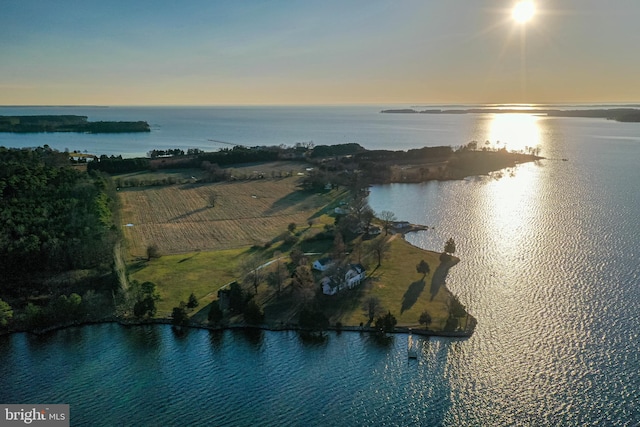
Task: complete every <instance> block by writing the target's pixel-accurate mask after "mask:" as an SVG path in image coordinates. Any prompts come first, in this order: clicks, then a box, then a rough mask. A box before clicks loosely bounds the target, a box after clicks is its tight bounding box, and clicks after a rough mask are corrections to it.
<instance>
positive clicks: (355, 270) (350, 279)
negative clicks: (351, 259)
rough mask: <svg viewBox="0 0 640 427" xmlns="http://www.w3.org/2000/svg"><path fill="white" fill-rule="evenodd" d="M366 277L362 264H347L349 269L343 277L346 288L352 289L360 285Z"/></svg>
mask: <svg viewBox="0 0 640 427" xmlns="http://www.w3.org/2000/svg"><path fill="white" fill-rule="evenodd" d="M366 276H367V272H366V271H365V269H364V267H363V266H362V264H349V269H348V270H347V272H346V273H345V275H344V281H345V282H346V285H347V288H349V289H353V288H355V287H356V286H358V285H359V284H360V283H362V281H363V280H364V278H365V277H366Z"/></svg>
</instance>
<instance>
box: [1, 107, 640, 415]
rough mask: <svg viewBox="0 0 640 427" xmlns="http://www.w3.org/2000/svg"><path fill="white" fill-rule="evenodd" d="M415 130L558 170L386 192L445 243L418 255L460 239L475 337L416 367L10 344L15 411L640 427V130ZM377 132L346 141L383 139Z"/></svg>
mask: <svg viewBox="0 0 640 427" xmlns="http://www.w3.org/2000/svg"><path fill="white" fill-rule="evenodd" d="M354 111H355V112H354V114H356V115H357V114H364V112H363V111H361V110H358V109H355V110H354ZM358 111H360V112H358ZM269 114H275V113H273V112H271V113H269ZM301 114H302V113H301ZM378 116H380V115H377V116H376V119H371V120H374V121H375V120H377V117H378ZM406 117H408V116H406ZM411 117H413V118H411V119H405V118H398V119H396V118H395V116H394V118H390V119H386V118H385V119H384V120H390V122H388V123H387V124H386V125H385V126H391V125H393V126H397V127H398V128H402V127H403V126H406V127H409V128H410V127H411V123H412V122H408V121H416V123H418V124H419V125H420V126H422V127H423V130H422V131H417V130H416V131H415V133H412V132H413V131H398V132H399V133H398V135H406V132H409V134H412V135H414V137H415V139H410V140H409V142H405V143H404V144H406V146H404V148H408V147H410V146H412V144H417V146H419V145H420V144H419V138H418V137H416V135H418V136H419V135H422V137H425V138H426V137H429V138H430V139H429V141H426V142H427V143H426V144H422V145H440V144H439V143H438V142H439V141H441V140H442V141H454V140H455V141H456V142H455V143H452V144H454V145H456V144H459V143H463V142H466V141H467V140H471V139H475V140H478V141H479V142H480V143H481V144H484V142H483V141H485V140H489V145H491V146H503V145H504V144H505V143H507V146H508V148H524V147H525V146H539V147H540V148H541V149H542V152H541V154H542V155H543V156H546V157H548V158H549V160H544V161H541V162H539V163H537V164H533V163H531V164H526V165H521V166H519V167H517V168H515V169H514V170H512V171H506V172H505V173H503V175H502V177H501V178H498V177H497V176H494V177H480V178H470V179H467V180H464V181H456V182H443V183H437V182H434V183H427V184H413V185H403V184H394V185H389V186H379V187H375V188H373V189H372V192H371V196H370V203H371V205H372V207H373V208H374V210H376V211H378V212H379V211H381V210H383V209H386V210H392V211H394V212H395V213H396V215H397V216H398V217H400V218H401V219H406V220H409V221H412V222H417V223H422V224H426V225H430V226H434V227H435V229H433V230H429V231H427V232H422V233H419V234H416V235H413V236H411V237H410V239H411V241H412V242H414V243H415V244H417V245H420V246H423V247H426V248H431V249H438V250H439V249H441V248H442V245H443V243H444V241H445V240H446V239H447V238H448V237H454V238H455V240H456V242H457V255H459V256H460V257H461V259H462V261H461V262H460V263H459V264H458V265H457V266H456V267H455V268H454V269H453V270H452V271H451V272H450V275H449V278H448V282H447V283H448V286H449V287H450V288H451V289H452V290H453V291H454V292H456V293H457V294H458V295H460V299H461V300H462V301H463V303H465V304H467V306H468V307H469V308H470V310H471V312H472V313H473V314H474V315H475V316H476V317H477V318H478V320H479V323H478V327H477V329H476V333H475V334H474V336H473V337H472V338H470V339H468V340H460V341H455V340H445V339H432V340H430V341H421V342H420V348H421V355H420V358H419V360H418V361H408V360H407V359H406V337H405V336H402V335H399V336H396V337H395V338H394V340H393V342H392V343H391V344H389V345H388V346H381V345H380V344H378V343H376V342H375V341H373V340H372V339H371V338H370V337H368V336H366V335H365V336H361V335H360V334H357V333H343V334H341V335H339V336H338V335H335V334H331V335H330V336H329V339H328V341H327V342H326V343H324V344H305V343H303V342H301V341H300V339H299V338H298V336H297V335H296V334H294V333H270V332H264V333H262V334H259V335H258V336H251V335H246V334H243V333H239V332H225V333H224V334H218V335H216V334H213V335H212V334H210V333H209V332H207V331H195V330H194V331H190V332H189V334H188V335H187V336H185V337H176V336H174V335H173V333H172V332H171V330H170V328H167V327H163V326H158V327H139V328H123V327H119V326H117V325H102V326H91V327H84V328H75V329H69V330H65V331H59V332H55V333H53V334H51V335H49V336H47V337H33V336H30V335H25V334H16V335H13V336H11V337H3V338H0V378H2V387H0V402H7V403H11V402H19V403H23V402H46V403H70V404H71V410H72V417H73V418H72V420H73V423H74V425H225V424H226V425H445V426H456V425H482V426H484V425H526V426H528V425H569V426H582V425H603V426H609V425H622V426H634V425H639V424H640V403H639V402H640V376H639V375H638V370H639V368H640V355H639V354H640V353H639V349H640V345H639V339H640V314H639V313H640V237H639V236H640V233H638V230H640V216H638V212H640V192H639V191H638V183H639V182H640V168H638V167H637V161H638V159H640V125H638V124H632V123H615V122H610V121H606V120H592V119H569V118H566V119H565V118H562V119H560V118H553V119H549V118H541V117H536V116H524V117H523V116H506V115H505V116H500V117H496V116H493V115H490V114H486V115H476V116H451V117H449V118H446V120H445V121H444V122H443V123H438V122H437V121H436V122H431V120H433V119H432V118H428V120H427V121H426V122H418V121H417V120H418V119H420V117H416V116H411ZM421 117H424V116H421ZM257 120H258V119H257ZM280 120H282V122H283V123H284V122H286V117H282V116H281V117H280ZM296 120H297V119H296ZM368 120H369V119H367V120H364V121H359V120H358V119H357V118H355V117H354V118H352V121H351V122H350V124H345V125H344V128H345V129H346V128H350V129H351V132H354V134H360V133H359V132H362V133H361V134H362V135H368V134H369V133H371V132H372V131H371V130H370V129H368V126H369V125H370V122H369V121H368ZM396 120H397V121H396ZM259 121H260V120H258V122H259ZM449 121H451V122H449ZM294 122H295V120H294ZM320 122H322V120H320ZM413 124H415V123H413ZM203 126H204V125H203ZM283 126H284V125H283ZM287 126H288V127H287ZM287 126H285V128H287V129H290V128H291V127H295V126H294V125H293V124H291V123H290V122H289V125H287ZM438 126H440V127H438ZM418 127H419V126H418ZM313 129H314V128H313V126H312V125H311V124H309V127H308V128H306V131H307V132H308V133H312V130H313ZM358 129H360V131H359V130H358ZM424 129H426V130H424ZM303 130H304V129H303ZM252 132H256V133H258V131H257V130H256V129H253V131H248V133H247V134H248V135H249V134H252ZM274 132H275V131H274ZM287 132H288V131H287ZM389 132H391V131H389ZM439 134H442V135H446V136H444V137H443V138H442V139H441V140H440V139H438V138H437V137H436V135H439ZM85 137H86V138H90V136H85ZM399 140H400V137H398V141H399ZM498 140H499V141H500V142H498ZM372 144H373V143H372ZM363 145H365V144H363ZM446 145H449V143H447V144H446ZM371 147H374V146H373V145H372V146H371ZM143 151H144V150H143ZM562 158H567V159H568V161H566V162H564V161H561V160H560V159H562Z"/></svg>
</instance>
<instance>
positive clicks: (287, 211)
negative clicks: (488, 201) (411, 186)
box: [0, 144, 540, 336]
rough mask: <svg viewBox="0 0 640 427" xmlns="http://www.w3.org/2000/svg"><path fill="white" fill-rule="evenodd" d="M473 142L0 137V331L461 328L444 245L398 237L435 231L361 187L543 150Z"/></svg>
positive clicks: (494, 165) (448, 246) (467, 323)
mask: <svg viewBox="0 0 640 427" xmlns="http://www.w3.org/2000/svg"><path fill="white" fill-rule="evenodd" d="M474 148H475V147H474V146H473V145H469V144H467V145H466V146H463V147H460V148H458V149H452V148H450V147H425V148H422V149H418V150H409V151H377V150H366V149H364V148H363V147H361V146H360V145H358V144H342V145H334V146H325V145H320V146H312V145H310V144H308V145H296V146H293V147H283V146H280V147H241V146H237V147H233V148H230V149H224V150H220V151H217V152H204V151H201V150H198V149H190V150H188V151H187V152H186V153H185V152H184V151H182V150H180V149H174V150H161V151H158V150H153V151H151V152H150V153H149V156H148V157H144V158H136V159H123V158H122V157H119V156H111V157H108V156H104V155H103V156H99V157H93V159H94V160H91V161H89V160H88V159H87V158H84V157H82V158H76V156H74V155H73V154H74V153H66V152H57V151H55V150H52V149H51V148H48V147H45V148H37V149H33V150H12V149H4V148H0V153H2V154H3V155H2V156H0V157H2V167H3V168H4V169H5V170H7V171H9V174H8V175H7V176H5V177H4V178H2V177H0V184H1V185H0V188H2V189H3V190H2V191H3V196H4V198H3V203H1V204H0V210H1V212H0V213H2V215H3V216H6V217H7V218H10V221H8V222H7V224H5V226H4V227H5V228H4V231H3V232H4V233H5V234H6V235H7V236H11V239H7V240H5V241H4V242H3V244H2V245H0V255H2V256H3V258H4V259H5V260H6V261H7V262H6V263H3V266H2V273H3V274H2V276H1V278H0V299H2V302H0V305H2V306H1V307H0V312H2V313H1V314H2V317H3V318H4V320H3V321H2V323H3V324H2V325H0V329H4V330H5V331H12V330H13V331H15V330H48V329H49V328H52V327H59V326H64V325H70V324H78V323H84V322H94V321H105V320H107V321H119V322H125V323H145V322H170V323H172V324H174V325H175V326H176V327H178V328H183V327H185V326H194V327H206V328H216V329H218V328H231V327H259V328H269V329H276V330H277V329H294V330H303V331H314V333H315V332H319V331H320V333H321V331H322V330H326V329H343V330H348V329H349V330H362V331H378V330H380V329H384V330H386V331H389V332H392V331H406V330H407V328H412V329H413V331H414V333H424V334H432V335H442V336H469V335H470V334H471V333H472V332H473V329H474V325H475V319H474V318H473V316H471V315H470V314H469V313H468V312H467V310H466V308H465V306H464V305H463V304H462V303H461V302H460V301H459V300H458V298H457V297H456V296H455V295H454V294H452V293H451V292H450V291H449V290H448V289H447V287H446V284H445V280H446V277H447V272H448V270H449V269H450V268H451V267H453V266H454V265H455V264H456V263H457V262H458V261H459V260H458V259H457V258H456V257H455V256H454V252H455V242H454V240H453V239H450V241H447V242H443V247H442V248H432V249H435V251H427V250H424V249H421V248H417V247H415V246H412V245H410V244H409V243H408V242H406V241H405V240H404V238H403V235H404V234H405V233H406V232H411V231H415V230H422V231H421V232H429V229H430V227H427V224H423V225H411V224H408V223H407V222H404V221H400V220H399V219H398V218H396V217H395V215H394V213H393V212H391V211H382V212H373V210H372V209H371V207H369V205H368V203H367V194H368V187H369V185H370V184H371V183H375V182H387V181H389V180H391V181H394V182H412V181H413V180H415V181H416V182H418V181H420V180H429V179H453V178H456V177H461V176H465V174H476V173H486V172H487V171H491V170H498V169H501V168H503V167H508V166H510V165H512V164H516V163H518V162H523V161H532V160H537V159H540V157H538V156H536V155H533V154H524V153H509V152H506V151H505V150H495V151H490V150H476V149H474ZM71 165H73V166H74V168H70V167H69V166H71ZM18 170H20V171H21V172H20V174H17V173H15V172H12V171H18ZM381 171H382V172H383V173H384V174H382V175H381ZM87 172H88V173H87ZM22 181H25V182H24V183H23V182H22ZM52 188H54V189H56V191H52V190H51V189H52ZM79 207H81V209H80V208H79ZM43 212H46V213H47V215H46V216H43V215H44V214H43ZM454 237H455V236H454ZM328 259H329V260H330V262H327V260H328Z"/></svg>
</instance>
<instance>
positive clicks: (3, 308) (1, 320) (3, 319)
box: [0, 299, 13, 327]
mask: <svg viewBox="0 0 640 427" xmlns="http://www.w3.org/2000/svg"><path fill="white" fill-rule="evenodd" d="M12 318H13V310H11V306H10V305H9V304H7V303H6V302H5V301H3V300H2V299H0V327H5V326H7V325H8V324H9V321H10V320H11V319H12Z"/></svg>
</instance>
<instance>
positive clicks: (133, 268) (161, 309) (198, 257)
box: [129, 248, 247, 318]
mask: <svg viewBox="0 0 640 427" xmlns="http://www.w3.org/2000/svg"><path fill="white" fill-rule="evenodd" d="M246 251H247V249H246V248H243V249H230V250H222V251H216V252H190V253H186V254H180V255H167V256H163V257H162V258H158V259H154V260H151V261H150V262H147V261H138V262H136V263H132V264H131V265H130V266H129V278H130V279H131V280H138V281H139V282H141V283H142V282H145V281H150V282H153V283H155V284H156V286H157V290H158V292H159V294H160V298H161V299H160V301H158V302H157V304H156V307H157V309H158V311H157V313H156V316H157V317H168V316H169V315H171V310H172V309H173V307H176V306H178V305H179V304H180V301H185V302H186V301H187V300H188V299H189V295H190V294H191V293H192V292H193V293H194V294H195V295H196V297H197V298H198V300H199V301H200V306H199V307H197V308H196V310H198V309H200V308H202V307H204V306H206V305H207V304H209V303H210V302H211V301H213V300H214V299H216V298H217V292H218V289H220V287H222V286H224V285H225V284H227V283H229V282H231V281H233V280H235V279H236V278H237V271H236V270H237V266H238V263H239V262H240V260H241V259H242V257H243V256H244V253H245V252H246ZM205 318H206V316H205Z"/></svg>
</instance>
